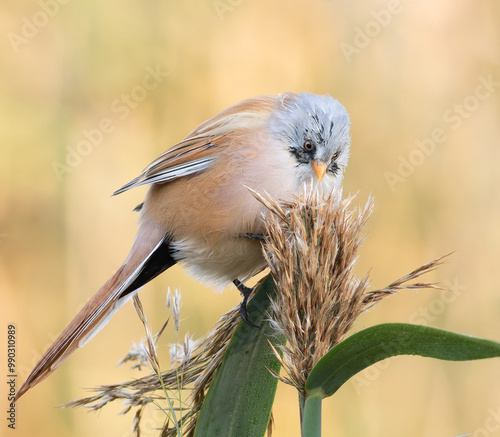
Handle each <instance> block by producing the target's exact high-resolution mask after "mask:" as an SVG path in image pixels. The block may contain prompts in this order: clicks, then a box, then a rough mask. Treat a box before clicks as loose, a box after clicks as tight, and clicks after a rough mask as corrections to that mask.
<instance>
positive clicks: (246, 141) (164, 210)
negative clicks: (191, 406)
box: [15, 92, 351, 401]
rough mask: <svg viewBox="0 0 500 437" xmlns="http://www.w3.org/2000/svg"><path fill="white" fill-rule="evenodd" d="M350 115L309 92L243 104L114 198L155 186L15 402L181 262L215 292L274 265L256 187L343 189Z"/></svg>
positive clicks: (273, 192) (275, 191)
mask: <svg viewBox="0 0 500 437" xmlns="http://www.w3.org/2000/svg"><path fill="white" fill-rule="evenodd" d="M350 126H351V123H350V117H349V114H348V113H347V111H346V109H345V108H344V106H342V104H340V102H339V101H338V100H336V99H334V98H333V97H331V96H329V95H317V94H312V93H308V92H300V93H292V92H289V93H282V94H279V95H263V96H258V97H253V98H249V99H246V100H243V101H241V102H239V103H237V104H235V105H233V106H231V107H229V108H227V109H225V110H223V111H221V112H220V113H218V114H217V115H215V116H214V117H212V118H209V119H208V120H206V121H205V122H203V123H201V124H200V125H199V126H198V127H196V128H195V129H194V130H193V131H192V132H191V133H189V134H188V135H187V137H186V138H185V139H184V140H182V141H181V142H179V143H177V144H176V145H174V146H172V147H171V148H169V149H167V150H166V151H165V152H164V153H163V154H161V155H160V156H159V157H158V158H156V159H155V160H154V161H153V162H152V163H151V164H149V165H148V166H147V167H146V168H145V169H144V170H143V171H142V173H141V174H140V175H139V176H138V177H136V178H135V179H133V180H132V181H130V182H129V183H127V184H125V185H123V186H122V187H121V188H120V189H118V190H116V191H115V192H114V193H113V195H117V194H120V193H123V192H125V191H127V190H130V189H131V188H134V187H139V186H143V185H148V186H149V188H148V191H147V194H146V196H145V199H144V202H143V203H141V204H140V205H138V206H137V207H136V208H135V210H136V211H138V212H139V220H138V231H137V234H136V236H135V239H134V241H133V244H132V248H131V250H130V253H129V255H128V256H127V257H126V259H125V261H124V262H123V264H122V265H121V266H120V267H119V268H118V270H117V271H116V273H114V274H113V276H111V278H110V279H109V280H108V281H107V282H106V283H105V284H104V285H103V286H102V287H101V288H100V289H99V290H98V291H97V293H96V294H95V295H94V296H93V297H92V298H91V299H90V301H89V302H88V303H87V304H86V305H85V306H84V307H83V308H82V309H81V311H80V312H79V313H78V314H77V315H76V316H75V318H74V319H73V320H72V321H71V322H70V323H69V325H68V326H67V327H66V328H65V329H64V330H63V332H62V333H61V334H60V335H59V337H58V338H57V339H56V340H55V341H54V343H53V344H52V345H51V346H50V347H49V349H48V350H47V351H46V352H45V353H44V355H43V356H42V358H41V359H40V360H39V362H38V363H37V364H36V365H35V367H34V368H33V370H32V372H31V373H30V374H29V375H28V377H27V379H26V381H25V382H24V384H23V385H22V386H21V388H20V389H19V391H18V392H17V394H16V397H15V401H17V400H19V398H20V397H21V396H22V395H23V394H24V393H26V392H27V391H28V390H29V389H31V388H32V387H34V386H35V385H37V384H38V383H40V382H41V381H43V380H44V379H45V378H47V377H48V376H49V375H50V374H51V373H52V372H53V371H54V370H55V369H56V368H57V367H59V366H60V365H61V364H62V363H63V362H64V361H65V360H66V359H67V358H68V357H69V356H70V355H71V354H72V353H73V352H75V351H76V350H77V349H79V348H81V347H83V346H84V345H85V344H86V343H87V342H88V341H89V340H90V339H91V338H93V337H94V336H95V335H96V334H97V333H98V332H99V331H100V330H101V328H102V327H103V326H104V325H105V324H106V323H107V322H108V321H109V319H110V318H111V317H112V315H113V314H114V313H115V312H116V311H117V310H118V308H119V307H120V306H122V305H123V304H124V303H125V302H127V301H128V300H130V299H131V298H132V297H133V296H134V295H135V294H136V293H137V292H138V291H139V290H140V289H141V288H142V287H143V286H144V285H145V284H146V283H147V282H149V281H151V280H152V279H153V278H155V277H156V276H158V275H159V274H161V273H162V272H164V271H165V270H167V269H168V268H169V267H171V266H173V265H174V264H177V263H180V264H181V265H183V266H184V267H185V269H186V270H187V272H188V273H190V274H192V275H194V277H195V278H197V279H198V280H200V281H202V282H204V283H206V284H208V285H210V286H212V287H215V288H222V287H225V286H227V285H229V284H231V283H233V284H234V285H235V286H236V287H237V289H238V290H239V291H240V292H241V294H242V295H243V302H242V303H241V306H240V314H241V317H242V318H243V320H245V321H246V322H247V323H248V324H250V325H253V323H252V322H251V321H250V320H248V316H247V313H246V303H247V300H248V295H249V293H250V291H251V288H249V287H247V286H245V285H244V283H245V282H246V281H247V280H248V279H250V278H251V277H253V276H254V275H256V274H257V273H259V272H261V271H263V270H264V269H265V268H266V263H265V260H264V255H263V252H262V240H263V235H264V234H265V226H264V217H265V216H266V213H268V211H267V210H266V208H265V207H264V206H263V205H262V203H260V202H258V201H257V199H256V198H255V197H254V196H253V194H252V192H251V190H253V191H255V192H257V193H265V194H267V195H269V196H272V197H273V198H275V199H279V200H284V201H285V200H290V199H292V198H293V197H294V196H296V195H298V194H299V193H300V192H301V190H302V189H303V187H304V186H305V184H313V185H314V186H315V187H316V188H317V189H318V190H319V191H320V192H324V193H330V192H332V191H334V190H341V182H342V179H343V174H344V170H345V168H346V166H347V162H348V158H349V153H350V143H351V137H350Z"/></svg>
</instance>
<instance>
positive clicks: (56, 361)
mask: <svg viewBox="0 0 500 437" xmlns="http://www.w3.org/2000/svg"><path fill="white" fill-rule="evenodd" d="M169 243H170V241H169V238H168V236H165V232H164V231H161V230H160V229H159V228H158V227H156V226H152V225H149V226H148V225H144V224H143V226H141V229H139V232H138V234H137V238H136V241H135V242H134V246H133V247H132V250H131V252H130V255H129V256H128V258H127V260H126V261H125V262H124V263H123V265H122V266H121V267H120V268H119V269H118V270H117V272H116V273H115V274H114V275H113V276H112V277H111V278H110V279H109V280H108V281H107V282H106V283H105V284H104V285H103V286H102V287H101V289H100V290H99V291H98V292H97V293H96V294H95V295H94V296H93V297H92V298H91V299H90V301H89V302H87V304H86V305H85V306H84V307H83V308H82V309H81V311H80V312H79V313H78V314H77V315H76V317H75V318H74V319H73V320H72V321H71V322H70V324H69V325H68V326H67V327H66V328H65V329H64V331H63V332H62V333H61V335H59V337H58V338H57V339H56V341H55V342H54V343H53V344H52V345H51V346H50V347H49V349H48V350H47V351H46V352H45V354H44V355H43V356H42V358H41V359H40V361H39V362H38V363H37V364H36V366H35V367H34V369H33V370H32V371H31V373H30V374H29V376H28V378H27V379H26V381H25V382H24V384H23V385H22V386H21V388H20V389H19V391H18V392H17V394H16V397H15V400H14V402H16V401H17V400H18V399H19V398H20V397H21V396H22V395H23V394H24V393H26V392H27V391H28V390H29V389H30V388H32V387H34V386H35V385H37V384H39V383H40V382H41V381H43V380H44V379H45V378H47V377H48V376H49V375H50V374H51V373H52V372H53V371H54V370H55V369H56V368H57V367H59V366H60V365H61V364H62V363H63V362H64V361H66V360H67V359H68V357H69V356H70V355H71V354H72V353H73V352H75V351H76V350H77V349H79V348H81V347H83V346H84V345H85V344H86V343H87V342H88V341H89V340H90V339H91V338H93V337H94V336H95V335H96V334H97V333H98V332H99V331H100V330H101V329H102V328H103V327H104V325H105V324H106V323H107V322H108V321H109V319H110V318H111V317H112V315H113V314H114V313H115V311H116V310H117V309H118V308H119V307H120V306H121V305H123V304H124V303H125V302H126V301H128V300H129V299H130V298H132V297H133V296H134V295H135V294H136V293H137V291H138V290H139V289H140V288H141V287H142V285H144V284H145V283H146V282H148V281H150V280H151V279H153V278H154V277H155V276H157V275H158V274H160V273H161V272H162V271H164V270H165V269H166V268H168V267H170V266H172V265H173V264H174V263H175V261H174V260H173V258H172V257H171V256H169V255H171V253H169V252H165V249H164V248H165V247H169ZM158 249H162V250H158ZM156 252H159V253H161V254H163V255H164V256H163V257H162V263H163V264H162V266H163V268H158V267H156V268H153V269H152V268H151V264H153V266H157V264H158V263H159V259H158V258H159V257H158V254H156V256H155V253H156ZM165 254H166V255H167V256H165ZM150 271H152V274H145V273H147V272H150ZM139 279H140V281H139Z"/></svg>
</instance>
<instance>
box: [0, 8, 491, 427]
mask: <svg viewBox="0 0 500 437" xmlns="http://www.w3.org/2000/svg"><path fill="white" fill-rule="evenodd" d="M499 23H500V4H499V3H498V2H496V1H495V0H476V1H470V0H442V1H440V2H436V1H432V0H420V1H418V2H410V1H407V0H401V1H398V0H389V1H387V0H384V1H379V0H376V1H375V0H372V1H368V0H359V1H356V2H352V1H348V0H315V1H311V2H304V1H298V0H291V1H287V2H284V1H281V2H266V1H264V0H254V1H245V0H191V1H186V2H180V1H178V2H160V1H154V0H153V1H149V2H139V1H134V0H125V1H120V2H119V1H115V0H109V1H106V2H99V1H97V0H89V1H86V2H81V1H80V2H78V1H76V0H74V1H69V0H64V1H62V0H40V1H39V2H17V3H13V2H10V3H9V5H8V7H3V8H2V10H1V11H0V24H1V29H2V34H3V37H2V39H1V49H0V50H1V51H0V57H1V58H0V62H1V69H0V89H1V98H0V119H1V122H0V187H1V188H0V289H1V297H2V304H1V308H0V315H1V320H2V326H1V327H2V330H3V331H4V332H3V334H1V335H0V344H1V345H2V347H0V351H1V352H0V363H2V364H3V365H5V363H6V356H5V354H6V338H7V332H6V331H7V325H8V324H9V323H13V324H15V326H16V329H17V342H18V343H17V344H18V352H17V359H18V372H19V378H18V386H19V385H20V383H21V382H22V381H23V380H24V378H25V377H26V376H27V372H28V371H29V370H30V368H31V367H32V366H33V365H34V364H35V361H36V360H37V359H38V358H39V357H40V354H41V352H42V351H43V350H44V348H46V347H47V346H48V345H49V343H50V342H51V341H52V340H53V339H54V337H55V336H56V335H57V334H58V333H59V332H60V331H61V330H62V328H63V327H64V326H66V324H67V323H68V322H69V321H70V319H71V318H72V317H73V316H74V315H75V313H76V312H77V310H78V309H79V308H80V307H81V306H82V305H83V304H84V303H85V302H86V300H87V299H88V298H89V297H90V296H91V295H92V294H93V293H94V292H95V291H96V290H97V289H98V288H99V287H100V285H101V284H102V283H103V282H104V281H105V280H106V279H107V278H108V277H109V276H110V275H111V274H112V273H113V271H114V269H115V268H116V267H117V266H119V265H120V263H121V261H122V260H123V259H124V257H125V256H126V254H127V252H128V249H129V247H130V245H131V242H132V239H133V236H134V233H135V221H136V218H137V216H136V213H133V212H132V211H131V210H132V208H133V207H134V206H135V205H136V204H138V203H140V202H141V199H142V196H143V195H144V193H145V191H146V189H145V188H138V189H134V190H132V191H130V192H128V193H126V194H123V195H120V196H118V197H114V198H111V197H110V194H111V193H112V192H113V191H114V190H115V189H116V188H118V187H120V186H121V185H122V184H123V183H125V182H127V181H128V180H130V179H132V178H133V177H135V176H136V175H137V174H138V173H139V172H140V171H141V170H142V168H143V167H145V166H146V165H147V164H148V163H149V162H150V161H151V160H152V159H153V158H155V157H156V156H157V155H159V154H160V153H161V152H163V151H164V150H165V149H166V148H167V147H169V146H171V145H173V144H174V143H176V142H177V141H179V140H181V139H182V138H183V137H184V136H185V135H186V134H187V133H188V132H189V131H190V130H191V129H192V128H194V127H195V126H196V125H197V124H198V123H200V122H202V121H203V120H205V119H206V118H208V117H210V116H211V115H214V114H215V113H217V112H218V111H220V110H222V109H223V108H225V107H227V106H229V105H231V104H233V103H236V102H237V101H239V100H241V99H244V98H247V97H250V96H254V95H259V94H268V93H269V94H277V93H280V92H283V91H310V92H314V93H318V94H324V93H329V94H330V95H332V96H334V97H335V98H337V99H339V100H340V102H341V103H342V104H344V105H345V107H346V108H347V110H348V111H349V113H350V114H351V120H352V154H351V160H350V164H349V167H348V169H347V172H346V177H345V183H344V191H345V192H346V193H348V192H351V193H354V192H359V194H358V197H357V200H356V202H357V203H359V204H363V203H364V202H365V201H366V199H367V198H368V196H369V195H370V194H373V195H374V197H375V211H374V213H373V216H372V218H371V219H370V222H369V224H368V237H367V239H366V242H365V243H364V245H363V247H362V249H361V253H360V259H359V265H358V269H359V272H360V274H364V273H365V272H366V271H367V270H369V269H372V270H371V278H372V285H373V287H380V286H383V285H386V284H387V283H389V282H391V281H392V280H394V279H397V278H398V277H400V276H402V275H403V274H405V273H408V272H409V271H411V270H412V269H413V268H415V267H417V266H419V265H421V264H423V263H424V262H426V261H429V260H431V259H433V258H435V257H437V256H439V255H442V254H444V253H448V252H451V251H455V253H454V254H453V256H452V257H451V258H450V260H449V262H448V263H447V264H446V265H444V266H443V267H441V268H439V270H438V271H437V272H434V273H433V274H431V275H429V276H428V279H429V280H435V281H441V282H442V283H443V284H445V286H448V287H449V288H450V289H451V291H449V292H447V293H443V292H440V291H421V292H410V291H408V292H404V293H402V294H401V295H399V296H396V297H392V298H389V299H387V300H386V301H384V302H383V303H382V304H381V305H380V306H378V307H377V308H376V309H374V310H372V311H371V312H369V313H367V314H365V315H363V316H362V317H361V318H360V319H359V321H358V323H357V326H356V329H361V328H363V327H367V326H370V325H372V324H375V323H382V322H410V323H421V324H427V325H430V326H435V327H440V328H444V329H448V330H452V331H457V332H461V333H468V334H472V335H476V336H480V337H485V338H490V339H496V340H498V341H500V295H499V286H498V276H497V274H498V271H499V269H500V263H499V258H500V257H499V250H500V170H499V163H500V144H499V139H500V68H499V66H500V34H499V32H500V25H499ZM152 71H154V72H156V73H151V72H152ZM167 73H168V74H167ZM147 75H150V76H151V77H156V79H155V80H151V79H148V80H149V82H147V83H146V84H147V85H148V87H149V88H151V89H149V90H147V89H145V88H144V87H143V81H144V78H145V77H146V76H147ZM127 96H132V97H127ZM98 129H100V131H101V134H98V133H96V130H98ZM86 133H87V134H86ZM86 135H93V142H94V144H91V146H89V145H88V143H87V146H85V144H84V143H83V141H84V140H85V139H86ZM75 150H76V151H79V156H76V155H75ZM64 166H66V167H64ZM168 286H170V287H173V288H176V287H179V288H180V289H181V291H182V294H183V302H184V303H183V307H182V316H183V318H184V320H183V322H182V329H183V333H184V332H187V331H189V333H190V334H192V335H194V336H195V337H201V336H202V335H203V334H204V333H206V332H207V330H208V329H209V328H210V326H211V325H212V324H213V323H214V322H215V321H216V320H217V319H218V317H219V316H220V315H221V314H222V313H223V312H225V311H227V310H228V309H229V308H231V307H232V306H234V305H236V304H238V302H239V299H240V298H239V296H238V294H237V293H236V292H235V290H234V289H232V290H226V291H225V292H224V293H223V294H215V293H213V292H211V291H210V290H208V289H206V288H204V287H203V286H201V285H199V284H197V283H196V282H195V281H193V280H192V279H190V278H188V277H187V276H186V275H185V273H184V272H183V271H182V269H180V268H178V267H175V268H172V269H171V270H169V271H168V272H167V273H166V274H164V275H162V276H161V278H159V279H157V280H155V281H154V282H153V283H152V284H150V285H148V286H147V287H146V289H145V290H143V292H142V293H141V298H142V300H143V304H144V306H145V310H146V312H147V314H148V317H149V320H150V322H151V324H152V325H153V326H154V327H159V326H160V325H161V323H162V321H163V320H164V319H165V317H166V313H167V310H166V307H165V305H164V301H165V295H166V290H167V287H168ZM170 333H171V331H169V335H170ZM142 335H143V328H142V326H141V324H140V322H139V320H138V318H137V316H136V315H135V312H134V310H133V307H132V305H130V304H127V305H126V307H124V308H123V309H122V310H121V311H120V312H119V313H118V314H117V315H116V316H115V317H114V319H113V320H112V321H111V322H110V324H109V325H108V326H107V327H106V329H104V330H103V331H102V332H101V333H100V335H99V336H98V337H96V338H95V339H94V340H93V341H92V342H91V343H90V344H89V345H88V346H87V347H86V348H85V349H84V350H81V351H79V352H78V353H76V354H75V355H74V356H72V357H71V359H70V360H69V361H68V362H67V363H65V365H64V366H62V367H61V368H60V369H59V370H58V371H57V372H56V373H55V374H54V375H52V376H51V378H50V379H48V380H47V381H45V382H43V383H42V384H41V385H39V386H38V387H36V389H34V390H33V391H32V392H30V393H29V394H28V395H26V396H25V397H24V398H23V399H22V400H21V401H20V402H19V405H18V408H17V430H16V431H11V430H9V429H8V428H7V426H6V425H7V422H6V419H5V418H4V416H5V415H4V413H2V423H1V426H0V434H1V435H16V436H32V435H36V436H39V437H43V436H75V437H80V436H82V437H83V436H90V435H110V436H127V435H130V428H131V425H132V415H131V413H129V414H128V415H125V416H118V415H117V413H118V412H119V411H120V410H121V409H122V406H120V405H115V406H109V407H107V408H105V409H104V410H103V411H101V412H100V413H99V414H95V413H87V412H86V411H85V410H83V409H77V410H66V409H57V408H54V407H55V406H57V405H60V404H62V403H64V402H67V401H69V400H71V399H74V398H77V397H82V396H84V395H85V394H86V393H87V392H86V391H85V388H89V387H94V386H97V385H99V384H106V383H114V382H119V381H123V380H126V379H129V378H131V377H136V376H139V373H138V372H137V371H135V372H134V371H131V370H129V369H127V368H125V367H115V364H116V363H117V362H118V360H119V359H120V358H121V357H122V356H123V355H124V354H125V353H126V351H127V350H128V348H129V347H130V346H131V344H132V341H138V340H139V339H140V338H141V337H142ZM171 341H173V339H172V338H171V337H170V338H169V337H164V338H163V343H162V344H165V343H167V342H171ZM164 349H165V351H164V352H163V353H164V354H165V357H166V356H167V355H166V349H167V347H166V346H165V347H164ZM499 364H500V361H499V360H498V359H496V360H485V361H477V362H466V363H449V362H441V361H435V360H429V359H423V358H414V357H400V358H395V359H391V360H389V361H385V362H382V363H380V364H379V365H376V366H373V367H372V368H369V369H367V370H366V371H365V372H363V373H361V374H359V375H358V376H357V377H355V378H354V379H353V380H352V381H350V382H349V383H347V384H346V385H345V386H344V387H343V388H342V389H341V390H340V391H339V392H338V393H336V394H335V395H334V396H333V397H332V398H330V399H327V400H326V401H325V402H324V405H323V430H324V435H335V436H338V437H340V436H364V437H377V436H384V437H392V436H394V437H396V436H401V435H404V436H407V437H420V436H424V435H434V436H458V435H463V434H466V433H471V435H473V436H490V435H500V366H499ZM3 368H4V369H5V368H6V367H3ZM5 372H6V371H5V370H4V372H3V373H4V374H5ZM1 386H2V390H1V391H0V393H1V394H2V397H1V405H2V411H5V410H6V409H7V400H6V394H4V390H5V388H6V383H5V382H2V384H1ZM274 413H275V419H276V421H275V422H276V427H275V433H274V435H275V436H278V437H280V436H299V435H300V433H299V419H298V406H297V396H296V393H295V392H294V390H293V389H291V388H289V387H286V386H283V385H282V384H280V385H279V388H278V395H277V400H276V404H275V408H274ZM144 425H145V427H144V429H143V435H144V436H155V435H157V431H155V430H154V429H153V427H154V426H159V425H161V415H160V414H159V413H158V412H155V411H152V410H150V411H148V412H147V414H146V417H145V419H144Z"/></svg>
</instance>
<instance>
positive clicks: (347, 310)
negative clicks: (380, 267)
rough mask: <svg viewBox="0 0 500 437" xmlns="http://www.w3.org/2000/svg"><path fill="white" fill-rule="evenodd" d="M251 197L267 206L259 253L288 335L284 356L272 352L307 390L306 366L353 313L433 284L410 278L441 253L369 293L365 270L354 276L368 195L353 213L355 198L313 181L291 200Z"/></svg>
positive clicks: (277, 321) (340, 334) (275, 312)
mask: <svg viewBox="0 0 500 437" xmlns="http://www.w3.org/2000/svg"><path fill="white" fill-rule="evenodd" d="M254 195H255V196H256V197H257V198H258V200H260V201H261V202H262V203H263V204H264V205H265V206H266V207H267V208H268V209H269V210H270V211H271V214H270V215H269V217H268V218H267V220H266V226H267V237H266V242H265V245H264V251H265V256H266V259H267V262H268V264H269V266H270V269H271V273H272V275H273V277H274V279H275V282H276V284H277V287H278V293H277V297H276V299H275V300H274V301H273V302H272V314H271V319H272V323H273V326H274V328H275V329H276V330H277V331H278V332H280V333H282V334H283V335H284V337H285V338H286V344H283V345H281V347H280V348H281V351H282V352H283V355H282V356H281V354H279V353H278V352H277V351H276V350H275V353H276V356H277V358H278V359H279V360H280V362H281V365H282V366H283V369H284V371H285V375H284V376H279V378H280V380H281V381H283V382H285V383H287V384H290V385H292V386H294V387H296V388H297V390H298V391H299V393H300V394H302V395H304V394H305V389H304V387H305V381H306V378H307V376H308V374H309V372H310V371H311V369H312V368H313V367H314V365H315V364H316V363H317V362H318V360H319V359H320V358H321V357H322V356H323V355H324V354H326V353H327V352H328V351H329V350H330V349H331V348H332V347H333V346H334V345H336V344H338V343H339V342H340V341H342V340H343V339H344V338H345V336H346V334H347V332H348V331H349V329H350V328H351V327H352V324H353V323H354V321H355V320H356V318H357V317H358V316H359V315H360V314H361V313H362V312H363V311H364V310H366V309H367V308H368V307H370V306H371V305H373V304H374V303H376V302H378V301H379V300H381V299H382V298H383V297H385V296H387V295H390V294H393V293H395V292H397V291H398V290H402V289H413V288H436V285H435V284H431V283H427V282H421V283H415V284H407V282H408V281H411V280H413V279H415V278H417V277H419V276H420V275H422V274H424V273H426V272H428V271H430V270H432V269H433V267H434V266H436V265H437V264H438V263H439V261H440V259H438V260H435V261H432V262H430V263H428V264H426V265H424V266H422V267H420V268H419V269H416V270H414V271H413V272H412V273H410V274H409V275H406V276H405V277H403V278H401V279H399V280H398V281H395V282H393V283H392V284H390V285H389V286H388V287H386V288H383V289H380V290H375V291H372V292H369V293H366V289H367V287H368V275H366V276H365V277H364V278H363V279H361V280H359V279H358V278H357V277H356V275H355V274H354V270H353V269H354V264H355V262H356V259H357V252H358V249H359V247H360V245H361V243H362V242H363V240H364V233H363V226H364V225H365V223H366V221H367V219H368V217H369V216H370V213H371V211H372V208H373V200H372V199H371V198H370V199H369V200H368V202H367V203H366V206H365V207H364V209H362V210H359V211H358V210H356V209H352V208H350V207H349V206H350V203H351V201H352V199H353V197H350V198H348V199H345V200H342V199H341V198H340V195H338V194H331V195H330V196H327V197H324V196H323V195H321V194H319V193H318V192H317V191H316V190H314V189H312V188H311V187H309V188H306V189H304V192H303V194H302V195H301V196H300V197H298V198H296V199H295V200H293V201H291V202H277V201H276V200H274V199H271V198H269V197H264V196H261V195H259V194H257V193H254Z"/></svg>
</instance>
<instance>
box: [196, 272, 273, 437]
mask: <svg viewBox="0 0 500 437" xmlns="http://www.w3.org/2000/svg"><path fill="white" fill-rule="evenodd" d="M274 295H275V286H274V281H273V279H272V278H271V277H270V276H268V277H267V278H266V279H265V280H264V282H263V283H262V284H261V286H260V287H259V290H258V291H257V293H256V295H255V297H254V298H253V299H252V301H251V302H250V304H249V306H248V314H249V318H250V320H251V321H252V322H254V323H255V324H257V325H259V326H260V328H259V329H257V328H252V327H251V326H248V325H247V324H246V323H244V322H243V321H241V322H240V324H239V326H238V328H237V329H236V332H235V334H234V336H233V338H232V339H231V342H230V343H229V346H228V350H227V351H226V353H225V356H224V359H223V361H222V363H221V365H220V367H219V369H218V370H217V373H216V375H215V377H214V381H213V382H212V384H211V386H210V389H209V391H208V394H207V396H206V398H205V401H204V403H203V406H202V408H201V412H200V416H199V418H198V421H197V425H196V430H195V437H206V436H218V435H220V436H227V437H231V436H237V437H244V436H252V437H253V436H255V437H258V436H263V435H264V434H265V432H266V429H267V425H268V423H269V418H270V416H271V407H272V405H273V402H274V396H275V394H276V387H277V384H278V380H277V379H276V378H275V377H274V376H272V375H271V373H270V371H269V369H272V370H274V371H275V372H276V373H279V370H280V364H279V362H278V360H277V359H276V357H275V356H274V354H273V352H272V350H271V347H270V346H269V342H271V343H273V345H277V344H278V343H279V341H283V339H281V338H279V337H277V336H276V332H275V331H274V330H273V329H271V327H270V326H269V323H268V321H267V312H268V310H269V297H272V296H274Z"/></svg>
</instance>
